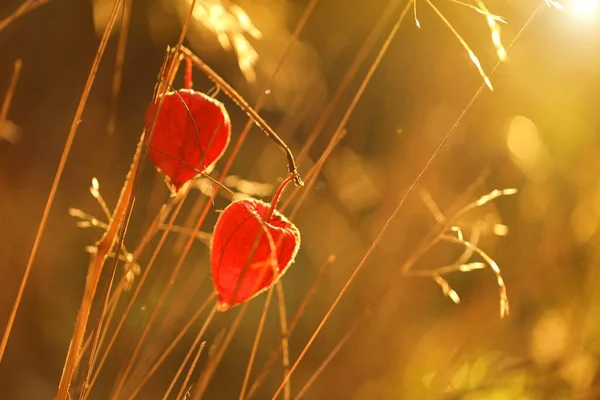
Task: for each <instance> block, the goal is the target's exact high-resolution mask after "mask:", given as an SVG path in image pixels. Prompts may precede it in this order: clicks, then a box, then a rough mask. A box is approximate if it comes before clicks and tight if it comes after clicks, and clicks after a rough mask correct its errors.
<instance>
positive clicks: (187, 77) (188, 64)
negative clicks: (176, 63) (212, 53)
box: [183, 57, 193, 89]
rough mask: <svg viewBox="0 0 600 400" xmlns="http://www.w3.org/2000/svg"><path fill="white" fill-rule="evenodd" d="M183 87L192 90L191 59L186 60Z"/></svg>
mask: <svg viewBox="0 0 600 400" xmlns="http://www.w3.org/2000/svg"><path fill="white" fill-rule="evenodd" d="M183 79H184V81H183V86H184V87H185V88H186V89H191V88H192V85H193V82H192V60H191V59H190V58H189V57H186V58H185V77H184V78H183Z"/></svg>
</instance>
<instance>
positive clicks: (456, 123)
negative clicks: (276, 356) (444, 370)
mask: <svg viewBox="0 0 600 400" xmlns="http://www.w3.org/2000/svg"><path fill="white" fill-rule="evenodd" d="M543 4H544V3H542V4H541V5H540V6H538V7H537V8H536V10H535V11H534V12H533V13H532V15H531V16H530V17H529V19H528V20H527V21H526V22H525V24H524V25H523V27H522V28H521V29H520V30H519V32H518V33H517V35H516V36H515V38H514V39H513V42H512V43H511V44H510V46H509V49H510V48H511V47H512V46H513V45H514V43H515V42H516V40H517V39H518V38H519V37H520V36H521V34H522V33H523V31H524V30H525V28H527V26H529V24H530V23H531V21H532V20H533V19H534V18H535V16H536V15H537V14H538V12H539V11H540V10H541V9H542V7H543ZM409 6H410V2H409ZM497 67H498V64H496V67H495V68H494V69H493V70H492V72H491V73H490V76H491V75H493V73H494V72H495V70H496V68H497ZM484 88H485V85H484V84H482V85H480V86H479V88H478V90H477V91H476V92H475V94H474V95H473V97H472V98H471V100H470V101H469V103H468V104H467V105H466V106H465V108H464V109H463V111H462V112H461V113H460V115H459V116H458V118H457V120H456V121H455V123H454V124H453V126H452V127H451V128H450V130H449V131H448V132H447V133H446V135H445V136H444V138H443V139H442V141H441V142H440V143H439V144H438V147H437V148H436V150H435V151H434V153H433V154H432V155H431V157H430V158H429V159H428V161H427V163H426V164H425V165H424V167H423V168H422V169H421V171H420V173H419V174H418V175H417V177H416V179H415V180H414V181H413V183H412V184H411V186H410V187H409V189H408V191H407V192H406V193H405V195H404V196H402V198H401V199H400V202H399V203H398V205H397V206H396V208H395V209H394V211H393V212H392V214H391V216H390V218H389V219H388V220H387V221H386V223H385V225H384V226H383V228H382V229H381V231H380V233H379V234H378V235H377V237H376V238H375V240H374V241H373V244H372V245H371V246H370V247H369V249H368V250H367V252H366V254H365V256H364V257H363V259H362V260H361V261H360V262H359V264H358V266H357V267H356V268H355V270H354V271H353V273H352V274H351V276H350V277H349V279H348V280H347V282H346V284H345V285H344V287H343V288H342V290H341V291H340V293H339V294H338V296H337V297H336V299H335V300H334V302H333V304H332V305H331V307H330V309H329V310H328V311H327V313H326V314H325V316H324V317H323V319H322V321H321V323H320V324H319V326H318V327H317V329H316V330H315V332H314V333H313V335H312V336H311V338H310V339H309V341H308V343H307V344H306V346H305V347H304V349H303V350H302V352H301V354H300V356H299V357H298V359H297V360H296V362H295V363H294V365H293V366H292V369H291V370H290V373H289V374H288V375H287V376H286V377H284V382H285V381H286V380H288V379H289V377H290V375H291V374H292V373H293V372H294V370H295V369H296V368H297V366H298V364H299V362H300V361H301V360H302V358H303V357H304V355H305V354H306V352H307V351H308V349H309V348H310V346H311V345H312V343H313V342H314V340H315V338H316V336H317V335H318V334H319V332H320V331H321V330H322V328H323V326H324V324H325V322H326V321H327V320H328V319H329V317H330V316H331V313H332V312H333V310H334V309H335V307H336V306H337V304H338V303H339V301H340V299H341V297H343V295H344V293H345V292H346V290H347V288H348V286H349V284H350V283H351V282H352V281H353V280H354V278H355V277H356V275H357V274H358V272H359V271H360V269H362V267H363V266H364V264H365V263H366V261H367V259H368V258H369V256H370V254H371V253H372V252H373V250H374V249H375V247H376V246H377V244H378V243H379V241H380V240H381V238H382V237H383V235H384V234H385V232H386V231H387V228H388V226H389V224H390V223H391V222H392V221H393V219H394V218H395V217H396V215H397V214H398V212H399V211H400V209H401V207H402V205H403V204H404V203H405V201H406V199H407V198H408V196H409V195H410V194H411V193H412V192H413V191H414V189H415V188H416V186H417V184H418V183H419V182H420V181H421V179H422V177H423V175H424V174H425V173H426V172H427V171H428V170H429V167H430V166H431V164H432V163H433V161H434V160H435V159H436V158H437V156H438V154H439V153H440V152H441V150H442V149H443V147H444V146H445V144H446V143H447V142H448V140H449V139H450V137H451V136H452V134H453V133H454V131H455V130H456V128H457V127H458V125H459V124H460V123H461V122H462V120H463V118H464V116H465V115H466V113H467V111H469V110H470V109H471V107H472V106H473V104H474V102H475V100H476V99H477V98H478V97H479V95H480V94H481V93H482V91H483V89H484ZM392 284H393V280H390V284H389V285H388V286H387V287H386V288H385V289H384V290H383V291H382V292H381V293H380V295H379V296H377V298H376V299H375V301H374V302H373V303H372V304H371V306H369V307H367V308H366V309H365V310H364V311H363V313H361V315H360V316H359V319H360V320H361V321H362V320H364V319H365V317H366V315H368V314H370V313H371V311H372V310H373V309H374V307H376V306H377V304H378V303H379V301H380V300H381V299H382V298H384V297H385V295H386V294H387V293H388V292H389V290H390V288H391V287H392ZM351 330H354V328H351ZM328 358H329V357H328ZM282 387H283V383H282V384H281V385H280V387H279V388H278V390H277V392H276V393H275V395H274V396H273V399H276V398H277V396H278V395H279V393H280V392H281V390H282Z"/></svg>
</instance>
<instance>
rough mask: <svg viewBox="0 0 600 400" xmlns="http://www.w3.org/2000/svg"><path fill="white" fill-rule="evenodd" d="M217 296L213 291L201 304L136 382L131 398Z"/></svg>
mask: <svg viewBox="0 0 600 400" xmlns="http://www.w3.org/2000/svg"><path fill="white" fill-rule="evenodd" d="M215 296H216V293H215V292H212V293H211V294H210V295H209V296H208V298H207V299H206V300H205V301H204V303H202V306H200V308H199V309H198V310H197V311H196V312H195V313H194V315H193V316H192V317H191V318H190V319H189V321H188V322H187V324H186V325H185V326H184V327H183V328H182V329H181V331H180V332H179V333H178V334H177V336H176V337H175V338H174V339H173V340H172V341H171V343H170V344H169V346H168V347H167V348H166V349H165V351H164V352H163V353H162V354H161V356H160V358H159V359H158V360H157V361H156V362H155V363H154V364H153V365H152V368H151V369H150V371H148V373H147V374H146V375H144V377H143V378H142V380H141V381H140V382H139V383H137V382H136V384H135V385H134V390H133V392H132V394H131V395H130V396H129V398H130V399H133V398H135V397H136V396H137V395H138V394H139V392H140V391H141V390H142V388H143V387H144V385H145V384H146V383H147V382H148V381H149V380H150V378H151V377H152V376H153V375H154V374H155V373H156V371H157V370H158V368H159V367H160V366H161V365H162V363H163V362H164V361H165V360H166V359H167V357H168V356H169V355H170V354H171V353H172V352H173V350H174V349H175V346H177V344H179V342H180V341H181V339H183V337H184V336H185V334H186V333H187V332H188V331H189V330H190V328H191V327H192V326H193V325H194V324H195V323H196V321H198V319H199V318H200V316H201V315H202V313H203V312H204V310H205V309H206V307H208V304H209V303H210V302H211V301H213V300H214V298H215Z"/></svg>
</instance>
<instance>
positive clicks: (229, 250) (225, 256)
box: [210, 199, 300, 311]
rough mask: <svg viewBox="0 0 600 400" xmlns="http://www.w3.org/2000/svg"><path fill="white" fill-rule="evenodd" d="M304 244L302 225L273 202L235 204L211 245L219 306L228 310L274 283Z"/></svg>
mask: <svg viewBox="0 0 600 400" xmlns="http://www.w3.org/2000/svg"><path fill="white" fill-rule="evenodd" d="M275 201H276V200H275V199H274V202H275ZM269 215H270V216H269ZM299 247H300V232H299V231H298V228H296V226H295V225H294V224H293V223H291V222H290V221H289V220H288V219H287V218H286V217H285V216H284V215H283V214H281V213H279V212H278V211H277V210H274V207H272V206H271V204H269V203H265V202H263V201H260V200H255V199H247V200H238V201H234V202H232V203H231V204H230V205H229V206H228V207H227V208H225V210H223V212H222V213H221V215H220V216H219V219H218V221H217V223H216V225H215V229H214V233H213V237H212V243H211V249H210V250H211V251H210V254H211V260H210V261H211V269H212V278H213V283H214V285H215V289H216V291H217V294H218V296H219V303H218V309H219V310H221V311H225V310H227V309H229V308H230V307H232V306H235V305H237V304H240V303H243V302H245V301H247V300H249V299H251V298H252V297H254V296H256V295H257V294H259V293H260V292H262V291H264V290H265V289H267V288H268V287H269V286H271V284H273V282H274V281H275V280H276V279H279V278H280V277H281V276H282V275H283V274H284V273H285V271H286V270H287V269H288V268H289V266H290V265H291V264H292V263H293V262H294V258H295V257H296V253H297V252H298V249H299Z"/></svg>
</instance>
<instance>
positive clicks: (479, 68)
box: [425, 0, 494, 90]
mask: <svg viewBox="0 0 600 400" xmlns="http://www.w3.org/2000/svg"><path fill="white" fill-rule="evenodd" d="M425 1H426V2H427V4H429V6H430V7H431V8H432V9H433V11H434V12H435V13H436V14H437V15H438V17H440V19H441V20H442V22H444V24H445V25H446V26H447V27H448V29H450V31H451V32H452V34H453V35H454V36H455V37H456V38H457V39H458V41H459V42H460V44H461V45H462V47H464V49H465V50H466V51H467V53H468V54H469V58H470V59H471V62H473V64H474V65H475V67H476V68H477V71H479V74H480V75H481V77H482V78H483V81H484V82H485V84H486V86H487V87H488V88H489V89H490V90H494V87H493V86H492V81H490V78H489V77H488V76H487V74H486V73H485V71H484V70H483V67H482V66H481V62H479V58H477V56H476V55H475V53H474V52H473V50H471V47H469V45H468V44H467V42H466V41H465V40H464V39H463V38H462V36H461V35H460V34H459V33H458V31H457V30H456V29H455V28H454V26H452V24H451V23H450V21H448V19H447V18H446V17H445V16H444V14H442V12H441V11H440V10H439V9H438V8H437V7H436V6H435V5H434V4H433V3H432V2H431V1H430V0H425Z"/></svg>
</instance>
